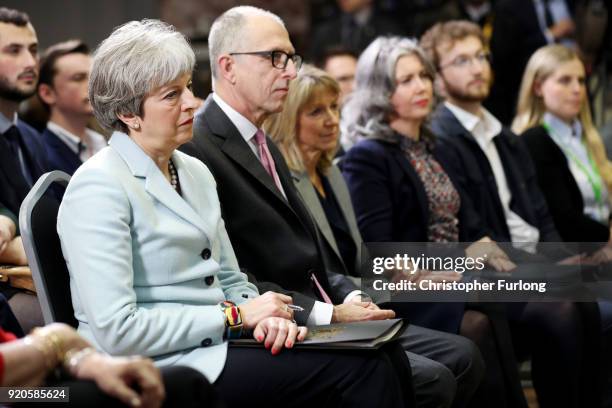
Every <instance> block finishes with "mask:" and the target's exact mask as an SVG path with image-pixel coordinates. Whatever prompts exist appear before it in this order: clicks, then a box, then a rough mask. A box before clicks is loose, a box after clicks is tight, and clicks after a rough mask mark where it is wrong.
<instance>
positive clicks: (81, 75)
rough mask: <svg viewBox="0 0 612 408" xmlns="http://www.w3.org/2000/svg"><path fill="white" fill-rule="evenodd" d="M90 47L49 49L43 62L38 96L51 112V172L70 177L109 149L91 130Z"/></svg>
mask: <svg viewBox="0 0 612 408" xmlns="http://www.w3.org/2000/svg"><path fill="white" fill-rule="evenodd" d="M90 71H91V56H90V55H89V48H88V47H87V45H85V43H83V42H82V41H80V40H70V41H65V42H62V43H59V44H54V45H52V46H51V47H49V48H48V49H47V50H45V52H44V53H43V55H42V58H41V61H40V79H39V81H38V97H39V98H40V100H41V102H42V104H43V106H45V108H46V109H47V111H48V113H49V121H48V122H47V126H46V128H45V130H44V131H43V132H42V141H43V143H44V145H45V149H46V152H47V165H48V169H49V170H62V171H63V172H65V173H68V174H69V175H72V174H73V173H74V171H75V170H76V169H77V168H78V167H79V166H80V165H81V164H82V163H83V162H84V161H85V160H87V159H89V158H90V157H91V156H93V155H94V154H95V153H97V152H98V151H100V150H101V149H102V148H104V147H105V146H106V140H105V139H104V136H102V135H101V134H99V133H98V132H96V131H94V130H92V129H89V128H88V127H87V124H88V122H90V121H91V119H92V118H93V109H92V107H91V104H90V103H89V96H88V95H87V83H88V81H89V72H90Z"/></svg>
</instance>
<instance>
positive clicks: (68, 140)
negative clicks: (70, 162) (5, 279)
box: [47, 122, 85, 154]
mask: <svg viewBox="0 0 612 408" xmlns="http://www.w3.org/2000/svg"><path fill="white" fill-rule="evenodd" d="M47 128H48V129H49V130H50V131H51V132H52V133H55V134H56V135H57V137H59V138H60V140H61V141H62V142H64V143H65V144H66V145H67V146H68V147H69V148H70V150H72V151H73V152H75V153H77V154H78V153H79V143H81V138H80V137H78V136H76V135H75V134H74V133H71V132H69V131H68V130H66V129H64V128H63V127H61V126H60V125H58V124H57V123H54V122H47ZM83 144H84V145H85V143H84V142H83Z"/></svg>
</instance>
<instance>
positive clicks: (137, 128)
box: [132, 122, 140, 130]
mask: <svg viewBox="0 0 612 408" xmlns="http://www.w3.org/2000/svg"><path fill="white" fill-rule="evenodd" d="M132 129H134V130H139V129H140V123H138V122H136V123H134V124H133V125H132Z"/></svg>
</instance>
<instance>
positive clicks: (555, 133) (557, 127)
mask: <svg viewBox="0 0 612 408" xmlns="http://www.w3.org/2000/svg"><path fill="white" fill-rule="evenodd" d="M542 122H544V123H546V125H548V126H549V127H550V129H551V130H552V132H551V133H552V134H551V135H550V136H551V137H552V138H553V139H557V140H558V141H559V142H561V143H565V144H571V143H572V141H578V142H580V141H581V140H582V124H581V123H580V121H579V120H577V119H575V120H574V122H573V123H572V124H571V125H568V124H567V123H566V122H564V121H562V120H561V119H559V117H557V116H555V115H553V114H552V113H550V112H546V113H545V114H544V116H543V117H542Z"/></svg>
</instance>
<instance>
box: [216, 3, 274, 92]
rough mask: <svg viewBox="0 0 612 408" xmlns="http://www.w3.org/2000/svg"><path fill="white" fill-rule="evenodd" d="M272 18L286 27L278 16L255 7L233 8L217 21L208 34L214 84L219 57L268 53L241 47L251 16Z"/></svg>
mask: <svg viewBox="0 0 612 408" xmlns="http://www.w3.org/2000/svg"><path fill="white" fill-rule="evenodd" d="M255 15H258V16H266V17H270V18H272V19H274V20H276V22H278V23H279V24H280V25H282V26H283V27H285V23H283V20H282V19H281V18H280V17H279V16H277V15H276V14H274V13H272V12H270V11H267V10H264V9H261V8H258V7H253V6H237V7H232V8H231V9H229V10H227V11H226V12H225V13H223V14H221V15H220V16H219V17H217V18H216V19H215V21H214V22H213V24H212V27H211V28H210V33H209V34H208V55H209V58H210V71H211V73H212V77H213V82H214V79H215V78H216V77H217V60H218V59H219V56H221V55H223V54H228V53H230V52H242V51H266V50H243V49H241V47H240V46H241V45H242V44H244V42H245V39H246V38H245V36H244V35H243V31H244V29H245V27H246V26H247V19H248V17H250V16H255Z"/></svg>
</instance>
